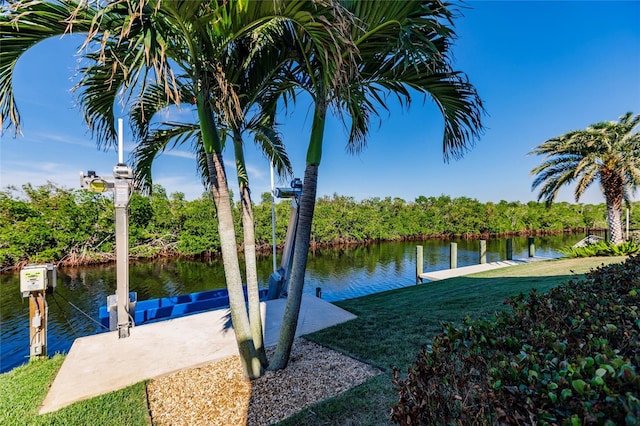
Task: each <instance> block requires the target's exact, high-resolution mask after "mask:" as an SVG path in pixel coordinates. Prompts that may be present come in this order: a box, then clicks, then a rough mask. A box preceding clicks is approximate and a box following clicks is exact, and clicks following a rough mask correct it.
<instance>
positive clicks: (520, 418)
mask: <svg viewBox="0 0 640 426" xmlns="http://www.w3.org/2000/svg"><path fill="white" fill-rule="evenodd" d="M506 303H507V304H508V305H510V306H511V307H512V309H511V310H506V311H504V312H501V313H499V314H498V315H497V316H496V317H495V318H493V319H491V320H473V321H472V320H470V319H468V318H467V319H466V320H465V321H464V322H463V323H462V324H461V325H454V324H446V325H445V327H444V332H443V333H442V334H440V335H439V336H437V337H436V338H435V339H434V341H433V344H432V346H430V347H428V348H424V349H423V350H422V352H421V353H420V354H419V355H418V357H417V358H416V361H415V362H414V364H413V365H412V367H410V368H409V371H408V375H407V376H406V377H401V375H400V372H399V371H398V370H397V369H394V379H393V385H394V388H395V389H396V391H397V392H398V394H399V401H398V403H397V404H395V406H394V407H393V408H392V411H391V420H392V421H393V422H395V423H398V424H401V425H409V424H411V425H417V424H465V425H481V424H501V425H534V424H535V425H592V424H593V425H638V424H640V400H639V398H640V375H639V373H640V312H639V308H638V306H639V305H640V256H635V257H630V258H629V259H628V260H627V261H626V262H624V263H621V264H614V265H610V266H607V267H602V268H599V269H597V270H593V271H591V272H590V273H589V274H587V275H586V276H585V278H584V279H580V280H578V279H574V280H571V281H569V282H568V283H566V284H564V285H562V286H559V287H557V288H555V289H552V290H551V291H550V292H549V293H548V294H538V293H537V292H536V291H535V290H533V291H532V292H531V293H530V294H529V295H528V296H527V297H525V296H524V295H519V296H517V297H514V298H512V299H508V300H507V301H506Z"/></svg>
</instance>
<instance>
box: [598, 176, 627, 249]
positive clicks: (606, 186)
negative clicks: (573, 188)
mask: <svg viewBox="0 0 640 426" xmlns="http://www.w3.org/2000/svg"><path fill="white" fill-rule="evenodd" d="M623 185H624V180H623V178H622V176H619V174H618V173H610V174H608V175H606V176H603V177H602V190H603V191H602V192H603V193H604V198H605V202H606V204H607V222H608V224H609V241H610V242H611V243H612V244H621V243H622V242H623V241H624V234H623V233H622V202H623V200H624V196H623V194H622V188H624V186H623Z"/></svg>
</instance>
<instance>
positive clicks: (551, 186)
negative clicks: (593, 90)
mask: <svg viewBox="0 0 640 426" xmlns="http://www.w3.org/2000/svg"><path fill="white" fill-rule="evenodd" d="M639 123H640V114H639V115H635V116H634V115H633V114H632V113H631V112H628V113H626V114H625V115H623V116H622V117H620V121H618V122H615V121H604V122H601V123H596V124H593V125H591V126H589V127H587V128H586V129H584V130H575V131H572V132H569V133H566V134H564V135H562V136H558V137H555V138H552V139H549V140H547V141H545V142H543V143H542V144H540V145H539V146H538V147H536V148H535V149H534V150H533V151H531V152H530V153H529V155H534V154H535V155H544V156H545V160H544V162H543V163H542V164H540V165H539V166H537V167H536V168H534V169H533V170H531V174H532V175H534V176H535V179H534V181H533V184H532V185H531V189H532V190H534V189H536V188H537V187H538V186H541V185H542V187H541V188H540V192H539V193H538V200H541V199H544V200H545V201H546V203H547V205H550V204H551V203H552V202H553V201H554V200H555V198H556V197H557V195H558V191H559V190H560V188H562V187H563V186H565V185H570V184H572V183H574V182H576V187H575V190H574V195H575V199H576V201H578V200H579V199H580V197H581V196H582V194H584V191H585V190H586V189H587V188H588V187H589V186H591V184H593V183H594V182H596V181H598V182H600V189H601V190H602V195H604V199H605V203H606V205H607V221H608V223H609V240H610V241H611V242H612V243H613V244H620V243H621V242H623V239H624V236H623V232H622V204H623V202H627V203H629V200H630V195H631V194H632V193H633V192H634V191H635V189H636V188H637V187H638V185H640V133H638V131H637V127H638V124H639ZM634 131H635V133H634Z"/></svg>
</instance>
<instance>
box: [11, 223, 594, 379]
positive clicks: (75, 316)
mask: <svg viewBox="0 0 640 426" xmlns="http://www.w3.org/2000/svg"><path fill="white" fill-rule="evenodd" d="M582 237H583V235H581V234H574V235H567V234H563V235H557V236H545V237H536V239H535V246H536V256H543V257H558V256H559V252H558V250H559V249H560V248H563V247H566V246H570V245H573V244H574V243H576V242H577V241H579V240H580V239H581V238H582ZM450 242H451V241H445V240H427V241H422V242H394V243H379V244H372V245H368V246H364V247H353V248H344V249H326V250H316V251H315V252H312V253H310V255H309V260H308V267H307V274H306V279H305V287H304V292H305V293H308V294H314V295H315V292H316V288H318V287H319V288H321V290H322V298H323V299H324V300H327V301H330V302H333V301H338V300H345V299H351V298H354V297H360V296H364V295H367V294H372V293H378V292H381V291H385V290H390V289H395V288H401V287H406V286H411V285H415V261H416V260H415V247H416V245H422V246H423V247H424V271H425V272H428V271H434V270H440V269H447V268H448V267H449V243H450ZM454 242H456V243H457V244H458V266H459V267H461V266H467V265H473V264H476V263H478V248H479V242H478V241H477V240H454ZM527 256H528V244H527V239H526V238H519V237H514V239H513V257H514V258H523V257H527ZM505 257H506V241H505V240H503V239H490V240H488V241H487V262H495V261H499V260H504V259H505ZM278 261H279V258H278ZM272 265H273V259H272V258H271V257H264V258H261V259H259V260H258V279H259V281H260V283H261V285H263V286H267V283H268V279H269V274H270V273H271V272H272V267H273V266H272ZM241 267H244V266H243V265H242V266H241ZM129 274H130V275H129V276H130V289H131V291H135V292H137V293H138V300H145V299H152V298H158V297H166V296H174V295H178V294H185V293H192V292H197V291H204V290H211V289H217V288H223V287H224V271H223V267H222V262H221V261H219V260H213V261H209V262H199V261H186V260H165V259H160V260H155V261H153V262H138V263H132V264H131V265H130V267H129ZM0 280H1V283H0V319H1V320H0V322H1V327H0V372H4V371H8V370H11V369H12V368H14V367H16V366H18V365H20V364H23V363H25V362H27V361H28V357H29V330H28V323H29V301H28V300H27V299H22V297H21V295H20V290H19V289H20V283H19V281H20V279H19V274H18V273H15V274H2V275H0ZM115 289H116V267H115V264H113V265H107V266H105V265H102V266H86V267H79V268H59V269H58V270H57V287H56V291H55V293H54V294H53V295H49V296H47V303H48V305H49V322H48V325H49V329H48V353H49V354H50V355H52V354H54V353H56V352H67V351H68V350H69V348H70V347H71V344H72V343H73V341H74V339H76V338H77V337H81V336H87V335H90V334H95V333H99V332H101V331H104V329H102V328H101V326H100V325H99V323H97V317H98V309H99V307H100V306H101V305H105V304H106V298H107V296H108V295H110V294H114V293H115Z"/></svg>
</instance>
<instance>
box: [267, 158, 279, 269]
mask: <svg viewBox="0 0 640 426" xmlns="http://www.w3.org/2000/svg"><path fill="white" fill-rule="evenodd" d="M269 166H270V170H271V240H272V241H273V272H274V273H275V272H276V271H277V270H278V262H277V261H276V249H277V245H276V194H275V191H276V187H275V184H274V181H273V161H272V162H270V163H269Z"/></svg>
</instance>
